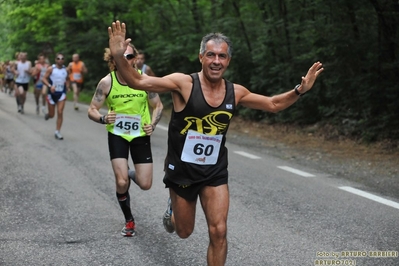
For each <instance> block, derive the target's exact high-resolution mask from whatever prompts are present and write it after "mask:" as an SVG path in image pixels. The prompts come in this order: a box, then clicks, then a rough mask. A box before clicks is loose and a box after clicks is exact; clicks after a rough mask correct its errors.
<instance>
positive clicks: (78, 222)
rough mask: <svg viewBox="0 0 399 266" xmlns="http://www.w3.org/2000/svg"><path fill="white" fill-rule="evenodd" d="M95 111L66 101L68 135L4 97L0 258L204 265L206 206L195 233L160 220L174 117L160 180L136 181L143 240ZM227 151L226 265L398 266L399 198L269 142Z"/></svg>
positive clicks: (159, 146) (162, 142)
mask: <svg viewBox="0 0 399 266" xmlns="http://www.w3.org/2000/svg"><path fill="white" fill-rule="evenodd" d="M86 110H87V106H86V107H85V106H81V110H80V111H78V112H76V111H74V110H73V106H72V104H71V103H67V104H66V108H65V114H64V117H65V118H64V124H63V127H62V130H61V132H62V134H63V136H64V140H63V141H59V140H56V139H55V138H54V129H55V119H52V120H49V121H45V120H44V119H43V115H42V114H41V115H39V116H38V115H36V114H35V106H34V104H33V96H32V95H31V94H29V95H28V99H27V103H26V106H25V114H24V115H21V114H19V113H18V112H17V108H16V104H15V99H14V98H11V97H9V96H8V95H6V94H4V93H0V265H140V266H146V265H159V266H161V265H166V266H175V265H176V266H184V265H188V266H196V265H206V250H207V245H208V235H207V228H206V222H205V219H204V215H203V212H202V210H201V208H200V205H198V212H197V220H196V227H195V230H194V233H193V234H192V235H191V236H190V237H189V238H188V239H185V240H182V239H179V238H178V237H177V236H176V234H168V233H166V232H165V231H164V229H163V226H162V214H163V212H164V210H165V208H166V202H167V198H168V192H167V190H166V189H165V188H164V186H163V183H162V177H163V171H162V167H163V163H162V162H163V159H164V156H165V154H166V153H165V151H166V130H165V129H166V128H165V126H166V124H163V126H164V127H162V126H161V127H158V128H157V130H156V131H155V132H154V136H153V137H152V151H153V157H154V182H153V187H152V188H151V190H149V191H141V190H140V189H139V188H138V187H136V186H132V187H131V189H130V193H131V198H132V199H131V202H132V208H133V214H134V216H135V219H136V222H137V236H135V237H132V238H123V237H122V236H121V235H120V230H121V229H122V227H123V222H124V221H123V215H122V212H121V210H120V208H119V205H118V203H117V200H116V197H115V184H114V177H113V172H112V169H111V165H110V161H109V155H108V147H107V133H106V130H105V128H104V127H103V126H102V125H100V124H97V123H94V122H92V121H90V120H89V119H88V117H87V112H86ZM227 147H228V148H229V162H230V164H229V171H230V179H229V187H230V199H231V203H230V212H229V220H228V241H229V248H228V258H227V263H226V265H239V266H247V265H261V266H263V265H272V266H274V265H372V266H374V265H392V266H394V265H399V258H398V251H399V199H397V198H396V199H395V198H389V197H387V196H384V195H376V194H366V193H367V187H364V186H362V185H360V184H356V183H349V182H348V181H345V180H343V179H340V178H337V177H334V176H331V175H329V174H327V173H322V172H318V171H316V170H314V169H308V168H306V167H303V166H301V165H295V164H293V162H292V161H284V160H282V159H278V158H276V157H272V156H271V155H270V154H269V153H268V152H267V150H265V151H263V152H262V151H259V150H257V151H251V150H250V149H249V148H246V147H245V146H241V145H237V144H233V143H231V142H228V143H227ZM242 152H245V153H242ZM130 165H132V163H131V162H130ZM298 170H300V171H299V172H298ZM374 251H384V252H385V253H377V252H374ZM386 251H389V252H386ZM349 252H350V253H349ZM342 255H346V257H343V256H342ZM373 256H378V257H373ZM386 256H391V258H387V257H386ZM323 263H324V264H323ZM328 263H330V264H328ZM332 263H334V264H332Z"/></svg>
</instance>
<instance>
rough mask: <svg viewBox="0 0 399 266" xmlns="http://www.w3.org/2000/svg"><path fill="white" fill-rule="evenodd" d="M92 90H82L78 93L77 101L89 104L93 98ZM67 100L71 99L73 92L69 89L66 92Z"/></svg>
mask: <svg viewBox="0 0 399 266" xmlns="http://www.w3.org/2000/svg"><path fill="white" fill-rule="evenodd" d="M93 94H94V91H84V90H83V91H82V92H81V93H79V102H80V103H85V104H90V102H91V99H92V98H93ZM67 100H68V101H73V92H72V91H70V92H68V93H67Z"/></svg>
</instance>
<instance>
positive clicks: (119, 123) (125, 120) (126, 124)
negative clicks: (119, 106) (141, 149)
mask: <svg viewBox="0 0 399 266" xmlns="http://www.w3.org/2000/svg"><path fill="white" fill-rule="evenodd" d="M140 126H141V116H140V115H125V114H116V118H115V123H114V134H115V135H118V136H121V135H127V136H132V137H137V136H140Z"/></svg>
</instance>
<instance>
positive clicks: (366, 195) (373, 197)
mask: <svg viewBox="0 0 399 266" xmlns="http://www.w3.org/2000/svg"><path fill="white" fill-rule="evenodd" d="M338 188H339V189H342V190H345V191H347V192H350V193H353V194H356V195H358V196H361V197H364V198H367V199H370V200H374V201H376V202H378V203H382V204H385V205H388V206H390V207H393V208H396V209H399V203H397V202H394V201H392V200H387V199H384V198H381V197H378V196H376V195H373V194H371V193H368V192H365V191H362V190H359V189H356V188H353V187H338Z"/></svg>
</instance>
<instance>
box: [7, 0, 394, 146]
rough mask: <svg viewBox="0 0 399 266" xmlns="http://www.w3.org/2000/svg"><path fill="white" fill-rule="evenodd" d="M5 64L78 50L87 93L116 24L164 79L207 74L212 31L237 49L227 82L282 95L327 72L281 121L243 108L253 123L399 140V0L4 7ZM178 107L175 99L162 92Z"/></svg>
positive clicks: (156, 0) (49, 2) (64, 1)
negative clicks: (314, 70)
mask: <svg viewBox="0 0 399 266" xmlns="http://www.w3.org/2000/svg"><path fill="white" fill-rule="evenodd" d="M0 4H1V8H0V61H4V60H7V59H13V58H14V54H15V52H17V51H26V52H27V53H28V58H29V60H31V61H32V62H33V61H34V60H35V59H36V56H37V55H38V54H39V53H44V54H45V55H46V56H48V58H49V59H50V61H51V62H52V63H53V62H54V58H55V53H57V52H62V53H63V54H64V56H65V57H66V59H68V60H67V61H66V63H67V62H69V61H70V59H71V57H72V54H73V53H79V54H80V56H81V59H82V60H83V61H84V62H85V64H86V65H87V67H88V69H89V73H88V74H87V76H86V84H85V90H87V91H94V90H95V87H96V85H97V82H98V81H99V80H100V79H101V78H102V77H103V76H105V75H106V74H107V73H108V68H107V64H106V62H104V61H103V52H104V48H105V47H107V46H108V35H107V27H108V26H110V24H111V22H112V21H115V20H117V19H118V20H120V21H122V22H125V23H126V24H127V31H128V34H127V37H130V38H132V40H133V41H132V42H133V43H134V45H135V46H136V47H137V48H138V49H142V50H144V51H145V53H146V58H147V63H148V64H149V65H151V67H152V68H153V70H154V71H155V73H156V74H157V76H163V75H167V74H170V73H172V72H183V73H192V72H196V71H199V70H200V68H201V65H200V63H199V61H198V51H199V44H200V41H201V38H202V36H203V35H205V34H207V33H209V32H223V33H224V34H226V35H227V36H229V37H230V39H231V40H232V42H233V59H232V62H231V63H230V66H229V69H228V71H227V72H226V74H225V77H226V78H227V79H228V80H230V81H232V82H235V83H239V84H242V85H244V86H246V87H247V88H249V89H250V90H251V91H253V92H256V93H260V94H264V95H274V94H278V93H281V92H285V91H287V90H289V89H292V88H293V87H294V86H295V85H296V84H298V83H300V81H301V76H304V75H305V74H306V72H307V70H308V68H309V67H310V66H311V65H312V63H313V62H315V61H321V62H323V64H324V68H325V71H324V72H323V74H322V75H321V76H320V77H319V79H318V80H317V82H316V84H315V86H314V88H313V89H312V91H311V92H309V93H307V94H306V95H305V96H303V97H302V98H301V99H300V101H298V102H297V103H296V104H295V105H293V106H292V107H290V108H289V109H287V110H285V111H284V112H280V113H278V114H271V113H265V112H261V111H255V110H248V109H245V108H240V109H239V115H240V116H241V118H243V119H245V120H252V121H262V122H266V123H268V124H295V125H297V126H309V125H317V127H319V128H325V129H326V130H325V132H326V134H328V135H329V136H328V137H329V138H340V137H348V138H351V139H355V140H361V141H365V142H375V141H381V140H385V141H386V140H389V141H390V142H391V143H396V144H395V147H397V143H398V142H399V1H397V0H352V1H348V0H335V1H327V0H313V1H309V0H295V1H293V0H275V1H265V0H245V1H244V0H147V1H135V0H119V1H113V0H109V1H98V0H85V1H77V0H44V1H43V0H42V1H41V0H0ZM163 100H164V102H165V103H169V104H170V97H169V95H164V96H163Z"/></svg>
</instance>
